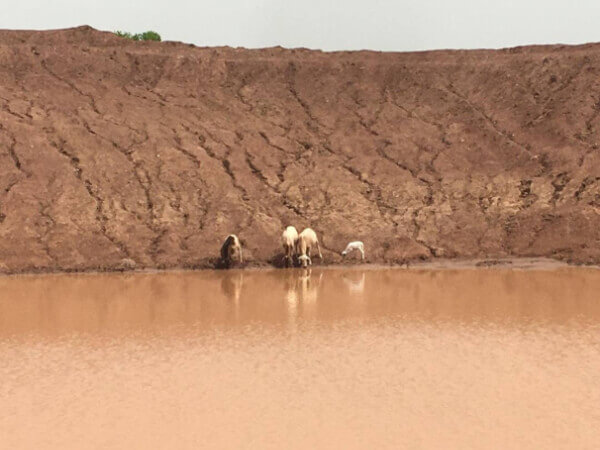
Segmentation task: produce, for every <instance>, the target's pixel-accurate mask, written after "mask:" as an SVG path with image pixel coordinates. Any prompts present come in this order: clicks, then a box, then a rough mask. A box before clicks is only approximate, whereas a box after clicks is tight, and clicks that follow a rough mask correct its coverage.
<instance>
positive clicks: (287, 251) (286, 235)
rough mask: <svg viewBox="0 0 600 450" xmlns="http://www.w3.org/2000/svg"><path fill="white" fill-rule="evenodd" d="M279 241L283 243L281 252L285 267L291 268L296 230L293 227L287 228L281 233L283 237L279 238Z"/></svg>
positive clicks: (296, 240) (296, 241) (296, 235)
mask: <svg viewBox="0 0 600 450" xmlns="http://www.w3.org/2000/svg"><path fill="white" fill-rule="evenodd" d="M281 241H282V243H283V252H284V256H283V257H284V259H285V265H286V267H287V266H293V265H294V251H295V249H296V244H297V243H298V230H296V228H295V227H292V226H289V227H287V228H286V229H285V230H284V231H283V235H282V236H281Z"/></svg>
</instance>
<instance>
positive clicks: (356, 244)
mask: <svg viewBox="0 0 600 450" xmlns="http://www.w3.org/2000/svg"><path fill="white" fill-rule="evenodd" d="M354 250H358V251H359V252H360V256H361V259H362V260H363V261H364V259H365V246H364V244H363V243H362V242H361V241H353V242H350V243H349V244H348V245H346V249H345V250H344V251H343V252H342V256H346V255H347V254H348V253H350V252H351V251H354Z"/></svg>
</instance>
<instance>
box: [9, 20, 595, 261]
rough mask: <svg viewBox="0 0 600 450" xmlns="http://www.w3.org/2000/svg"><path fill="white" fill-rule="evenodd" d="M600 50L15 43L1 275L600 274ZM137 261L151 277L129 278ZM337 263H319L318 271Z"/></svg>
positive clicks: (100, 37)
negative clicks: (306, 238)
mask: <svg viewBox="0 0 600 450" xmlns="http://www.w3.org/2000/svg"><path fill="white" fill-rule="evenodd" d="M599 131H600V45H585V46H578V47H565V46H548V47H526V48H516V49H510V50H500V51H436V52H426V53H376V52H343V53H322V52H318V51H308V50H284V49H280V48H275V49H266V50H244V49H231V48H197V47H194V46H191V45H184V44H178V43H140V42H130V41H127V40H124V39H120V38H117V37H116V36H114V35H112V34H110V33H103V32H99V31H96V30H93V29H91V28H89V27H80V28H76V29H70V30H61V31H50V32H24V31H0V271H2V272H24V271H34V270H91V269H100V270H102V269H115V268H119V267H123V266H131V265H133V264H132V262H133V261H134V262H135V264H136V266H137V267H138V268H174V267H207V266H210V265H211V264H212V263H213V258H215V257H216V256H217V255H218V254H219V247H220V244H221V242H222V240H223V238H224V237H225V236H226V235H227V234H229V233H236V234H238V235H239V236H240V237H241V238H242V240H243V241H244V243H245V246H246V255H247V257H248V259H249V260H250V264H254V265H259V264H266V263H268V262H269V261H272V260H273V258H274V257H275V256H276V255H277V254H279V253H280V244H279V236H280V233H281V230H282V229H283V228H284V226H286V225H288V224H294V225H295V226H296V227H297V228H301V227H304V226H312V227H313V228H315V229H316V230H317V232H318V233H319V235H320V237H321V240H322V243H323V247H324V252H323V253H324V257H325V262H326V263H335V262H339V261H340V256H339V255H338V253H339V251H341V250H342V249H343V247H344V246H345V244H346V243H347V242H348V241H349V240H355V239H361V240H363V241H364V242H365V246H366V250H367V257H368V260H370V261H371V262H381V263H394V262H402V261H405V260H414V259H429V258H434V257H443V258H463V257H464V258H474V257H484V258H504V257H512V256H550V257H554V258H560V259H564V260H569V261H573V262H594V263H598V262H600V241H599V238H600V227H599V226H598V223H599V219H600V217H599V211H600V209H599V208H600V150H599V145H600V133H599ZM127 260H132V261H127ZM317 261H318V260H317Z"/></svg>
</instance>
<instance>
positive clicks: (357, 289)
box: [342, 272, 366, 294]
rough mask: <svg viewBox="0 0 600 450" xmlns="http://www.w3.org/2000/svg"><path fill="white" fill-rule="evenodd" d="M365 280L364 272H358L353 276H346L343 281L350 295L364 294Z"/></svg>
mask: <svg viewBox="0 0 600 450" xmlns="http://www.w3.org/2000/svg"><path fill="white" fill-rule="evenodd" d="M365 278H366V275H365V273H364V272H360V273H359V272H356V273H352V275H351V274H344V275H343V277H342V279H343V280H344V284H345V285H346V286H347V287H348V291H349V293H350V294H362V293H363V292H364V290H365Z"/></svg>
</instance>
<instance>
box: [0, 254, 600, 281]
mask: <svg viewBox="0 0 600 450" xmlns="http://www.w3.org/2000/svg"><path fill="white" fill-rule="evenodd" d="M567 268H571V269H573V268H582V269H600V265H597V264H572V263H568V262H564V261H560V260H556V259H552V258H543V257H539V258H470V259H435V260H430V261H418V262H413V263H411V262H408V263H403V264H381V263H364V264H361V263H360V262H358V261H357V262H356V263H345V264H336V263H333V264H331V263H330V264H324V265H319V264H318V265H314V266H312V267H311V269H313V270H319V271H330V270H331V271H334V270H369V271H371V270H425V271H439V270H444V271H445V270H531V271H540V270H557V269H567ZM281 270H284V271H285V270H288V271H289V270H297V271H301V270H304V269H302V268H301V267H290V268H280V267H275V266H272V265H249V266H245V267H232V268H230V269H217V268H214V267H212V268H211V267H198V268H186V267H180V268H176V267H174V268H165V269H112V270H111V269H109V270H62V271H61V270H55V271H48V270H40V271H23V272H15V273H5V272H4V273H0V279H1V278H4V277H6V278H15V277H40V276H65V275H77V276H87V275H89V276H94V275H151V274H163V273H184V272H190V273H192V272H197V273H203V274H206V273H211V272H212V273H229V272H232V273H239V272H251V273H252V272H269V271H281Z"/></svg>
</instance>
